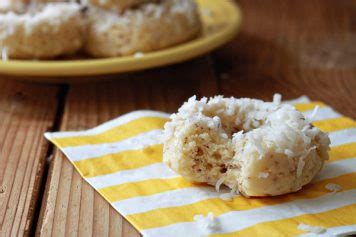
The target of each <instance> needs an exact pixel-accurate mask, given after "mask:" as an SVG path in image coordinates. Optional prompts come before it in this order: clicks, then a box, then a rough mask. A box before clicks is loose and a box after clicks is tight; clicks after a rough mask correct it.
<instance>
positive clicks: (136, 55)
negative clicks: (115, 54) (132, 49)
mask: <svg viewBox="0 0 356 237" xmlns="http://www.w3.org/2000/svg"><path fill="white" fill-rule="evenodd" d="M144 55H145V54H144V53H142V52H137V53H135V54H134V58H142V57H143V56H144Z"/></svg>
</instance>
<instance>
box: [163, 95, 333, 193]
mask: <svg viewBox="0 0 356 237" xmlns="http://www.w3.org/2000/svg"><path fill="white" fill-rule="evenodd" d="M329 144H330V140H329V138H328V136H327V134H325V133H323V132H321V131H320V130H319V129H318V128H316V127H313V126H312V125H311V124H310V122H309V121H308V120H307V119H306V118H305V117H304V116H303V114H302V113H300V112H298V111H297V110H296V109H295V108H294V107H293V106H291V105H288V104H281V103H280V98H279V97H278V96H276V97H275V99H274V102H264V101H261V100H255V99H247V98H243V99H236V98H224V97H222V96H216V97H213V98H210V99H207V98H203V99H201V100H196V98H195V97H192V98H190V99H189V100H188V102H186V103H184V104H183V106H182V107H181V108H180V109H179V110H178V113H176V114H173V115H172V116H171V121H170V122H168V123H166V125H165V141H164V153H163V160H164V162H165V163H166V164H167V165H168V166H169V167H170V168H172V169H173V170H174V171H176V172H177V173H179V174H181V175H182V176H183V177H185V178H186V179H188V180H190V181H193V182H205V183H208V184H211V185H215V186H216V187H217V188H219V186H220V185H221V184H225V185H226V186H228V187H230V188H231V189H232V190H238V191H240V193H242V194H243V195H245V196H274V195H280V194H285V193H290V192H295V191H297V190H299V189H301V188H302V187H303V186H304V185H306V184H307V183H309V182H310V181H311V180H312V179H313V177H314V176H315V175H316V174H317V173H318V172H319V171H320V169H321V168H322V166H323V164H324V161H325V160H327V159H328V153H327V151H328V149H329Z"/></svg>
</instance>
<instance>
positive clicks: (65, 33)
mask: <svg viewBox="0 0 356 237" xmlns="http://www.w3.org/2000/svg"><path fill="white" fill-rule="evenodd" d="M82 15H83V14H82V7H81V6H80V5H79V4H76V3H64V2H62V3H48V4H43V5H39V6H38V7H35V8H31V10H30V11H26V12H24V13H17V12H13V11H8V12H6V13H0V49H2V52H4V51H6V52H7V55H8V57H9V58H22V59H44V58H53V57H56V56H59V55H65V54H72V53H75V52H76V51H77V50H78V49H80V48H81V47H82V45H83V39H84V37H83V33H84V30H85V20H84V18H83V16H82Z"/></svg>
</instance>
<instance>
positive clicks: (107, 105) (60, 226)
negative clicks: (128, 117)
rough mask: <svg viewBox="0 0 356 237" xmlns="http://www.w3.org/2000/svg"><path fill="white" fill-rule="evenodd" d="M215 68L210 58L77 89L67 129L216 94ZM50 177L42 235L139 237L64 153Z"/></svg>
mask: <svg viewBox="0 0 356 237" xmlns="http://www.w3.org/2000/svg"><path fill="white" fill-rule="evenodd" d="M212 68H213V67H212V65H211V62H210V59H209V58H208V57H203V58H200V59H197V60H194V61H191V62H188V63H185V64H181V65H177V66H173V67H168V68H161V69H156V70H151V71H146V72H141V73H135V74H131V75H126V77H127V78H126V79H120V81H116V82H108V83H101V84H90V85H85V86H84V85H74V86H72V87H71V88H70V91H69V94H68V99H67V102H66V106H65V111H64V117H63V121H62V125H61V130H63V131H64V130H81V129H86V128H90V127H93V126H95V125H98V124H100V123H102V122H104V121H107V120H109V119H112V118H114V117H116V116H119V115H120V114H123V113H126V112H129V111H132V110H137V109H153V110H160V111H170V112H172V111H175V110H176V109H177V107H179V106H180V105H181V103H182V102H183V101H185V100H186V99H187V98H188V97H190V96H192V95H193V94H197V95H198V96H202V95H206V96H211V95H214V94H216V93H217V85H216V80H215V76H214V72H213V71H212ZM121 77H122V76H121ZM103 79H104V78H103ZM49 174H50V175H49V179H48V182H47V185H46V190H45V197H44V201H43V206H42V209H41V215H40V222H39V224H38V228H37V234H38V235H41V236H125V237H132V236H139V234H138V232H137V231H136V230H135V229H134V228H133V227H132V226H131V225H130V224H128V223H127V222H126V220H124V219H123V218H122V217H121V216H120V215H119V214H118V213H116V211H115V210H114V209H113V208H111V207H110V206H109V204H108V203H107V202H106V201H105V200H103V198H102V197H101V196H100V195H99V194H98V193H96V192H95V191H94V190H93V188H91V187H90V186H89V185H88V184H87V183H86V182H85V181H83V179H82V178H81V177H80V176H79V174H78V173H77V172H76V171H75V170H74V168H73V166H72V165H71V164H70V163H69V161H68V160H67V159H66V158H65V157H64V156H63V155H62V154H61V153H60V152H58V151H57V152H56V153H55V157H54V160H53V162H52V164H51V169H50V171H49Z"/></svg>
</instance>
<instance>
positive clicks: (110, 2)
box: [82, 0, 157, 13]
mask: <svg viewBox="0 0 356 237" xmlns="http://www.w3.org/2000/svg"><path fill="white" fill-rule="evenodd" d="M147 2H157V0H83V1H82V3H84V4H88V5H94V6H97V7H99V8H103V9H105V10H110V11H115V12H118V13H122V12H124V11H125V10H126V9H128V8H132V7H136V6H138V5H139V4H143V3H147Z"/></svg>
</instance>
